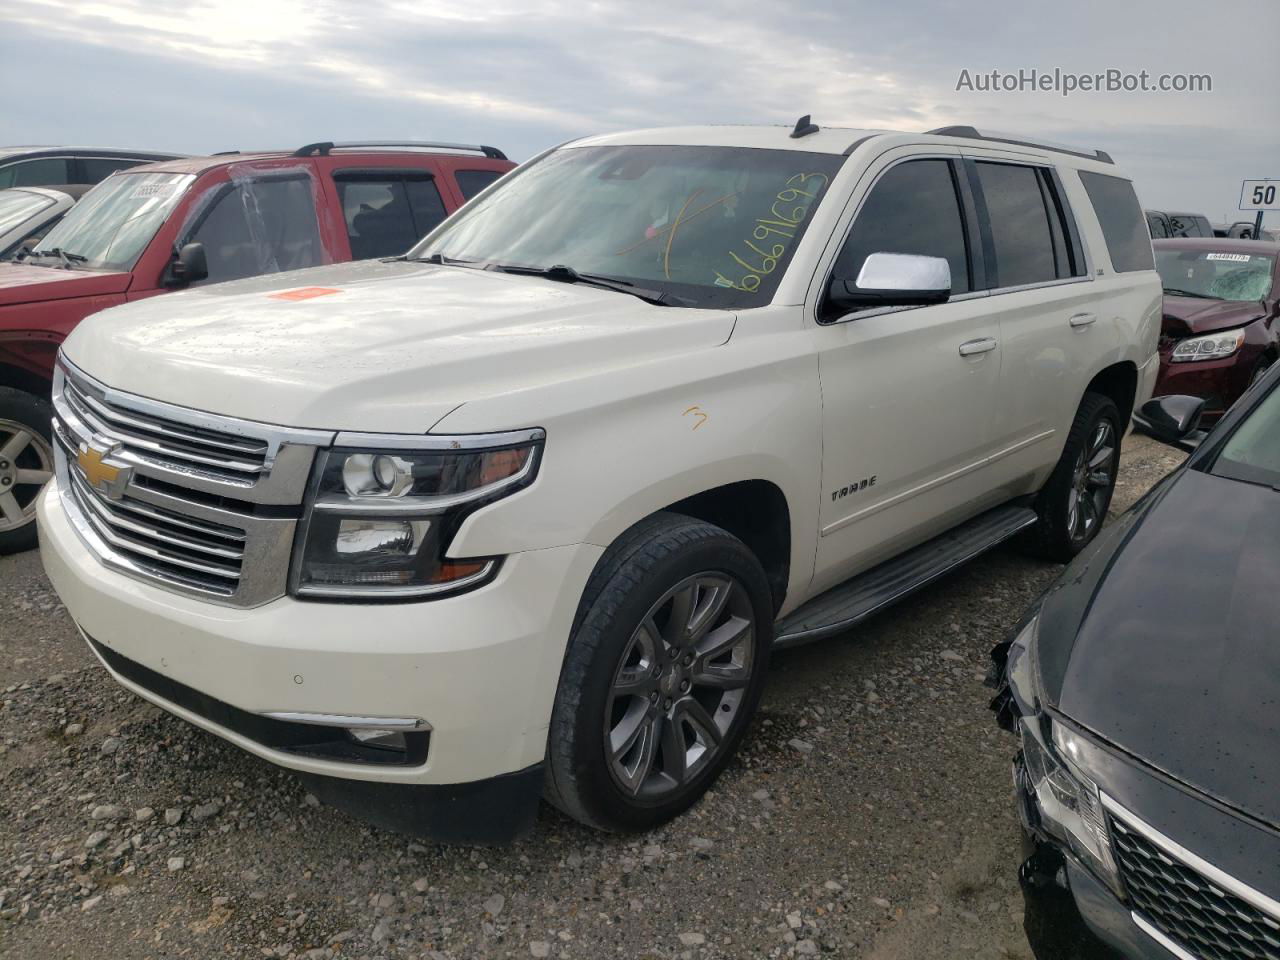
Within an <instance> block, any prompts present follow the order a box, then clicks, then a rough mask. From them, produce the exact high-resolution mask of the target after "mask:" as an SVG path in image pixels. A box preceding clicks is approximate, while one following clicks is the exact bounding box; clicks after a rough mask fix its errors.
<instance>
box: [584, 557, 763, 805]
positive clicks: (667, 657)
mask: <svg viewBox="0 0 1280 960" xmlns="http://www.w3.org/2000/svg"><path fill="white" fill-rule="evenodd" d="M754 649H755V615H754V612H753V607H752V604H751V600H750V598H749V597H748V595H747V591H746V588H745V587H743V586H742V584H740V583H738V582H737V581H736V580H735V579H733V578H732V577H730V576H728V575H726V574H723V573H711V572H708V573H699V574H695V575H694V576H692V577H688V578H686V579H685V580H682V581H681V582H680V583H678V584H676V585H675V586H674V587H672V588H671V589H670V590H668V591H667V592H666V593H665V594H663V596H662V597H661V599H659V600H658V602H657V603H655V604H654V605H653V606H652V607H651V608H650V609H649V612H648V613H647V614H645V616H644V618H643V619H642V620H641V621H640V624H639V626H637V627H636V629H635V631H634V632H633V633H632V635H631V639H630V640H629V642H628V643H627V646H626V648H625V650H624V651H623V654H622V658H621V660H620V662H619V664H618V668H617V670H616V672H615V675H614V680H613V686H612V688H611V689H610V691H609V697H608V700H607V703H606V706H605V717H604V734H605V737H604V746H605V752H606V755H607V759H608V762H609V771H610V773H611V775H612V776H613V779H614V781H615V782H616V783H617V785H618V786H619V787H620V788H621V789H622V790H623V791H624V792H625V793H626V794H628V795H630V796H633V797H636V798H639V799H650V800H653V799H660V798H663V797H665V796H667V795H669V794H671V793H672V792H674V791H676V790H678V789H679V788H680V787H681V786H682V785H684V784H686V783H688V782H689V781H690V780H692V779H693V778H694V777H696V776H697V775H698V774H699V773H700V772H701V771H702V770H703V769H704V768H705V767H706V766H707V765H708V764H709V763H711V762H712V760H713V758H714V757H715V756H716V755H717V754H718V752H719V751H720V750H721V748H722V745H723V743H724V741H725V738H726V736H727V735H728V733H729V730H730V728H731V727H732V725H733V722H734V720H735V719H736V718H737V716H738V713H739V709H740V707H741V705H742V702H743V698H744V696H745V695H746V690H747V687H748V684H749V683H750V680H751V676H752V670H753V669H754V667H755V663H754Z"/></svg>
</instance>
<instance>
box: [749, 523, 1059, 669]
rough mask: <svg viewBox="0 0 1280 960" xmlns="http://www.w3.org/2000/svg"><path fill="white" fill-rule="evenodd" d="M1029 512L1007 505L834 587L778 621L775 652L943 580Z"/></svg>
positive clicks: (841, 627)
mask: <svg viewBox="0 0 1280 960" xmlns="http://www.w3.org/2000/svg"><path fill="white" fill-rule="evenodd" d="M1037 519H1038V518H1037V516H1036V512H1035V511H1034V510H1032V509H1031V508H1030V507H1027V506H1021V505H1011V504H1006V505H1005V506H1003V507H997V508H996V509H994V510H988V511H987V512H986V513H983V514H979V515H978V516H976V517H974V518H973V519H972V520H969V521H967V522H965V523H962V524H961V525H960V526H958V527H955V528H953V529H951V530H948V531H947V532H946V533H944V534H942V535H941V536H939V537H935V538H934V539H932V540H929V541H927V542H926V543H922V544H921V545H920V546H918V547H913V548H912V549H911V550H908V551H907V552H906V553H904V554H902V555H900V556H897V557H894V558H893V559H892V560H886V561H885V562H884V563H882V564H880V565H879V566H876V567H872V568H871V569H870V570H868V571H867V572H866V573H862V574H859V575H858V576H856V577H854V578H853V579H852V580H846V581H845V582H844V583H842V584H840V585H839V586H836V587H832V588H831V589H830V590H828V591H827V592H826V593H824V594H821V595H819V596H817V597H814V598H813V599H812V600H810V601H809V602H808V603H805V604H804V605H802V606H800V607H798V608H797V609H795V610H793V611H792V612H791V613H789V614H787V616H786V617H784V618H783V619H782V620H780V621H778V624H777V626H776V627H775V628H774V631H775V634H776V637H777V639H775V640H774V642H773V645H774V646H775V647H790V646H794V645H795V644H799V643H807V642H809V641H810V640H819V639H821V638H822V637H828V636H831V635H832V634H834V633H840V632H841V631H843V630H847V629H848V628H849V627H852V626H853V625H854V624H856V623H858V622H860V621H862V620H865V619H866V618H867V617H869V616H871V615H872V614H873V613H875V612H876V611H878V610H880V609H882V608H883V607H887V606H888V605H889V604H891V603H894V602H896V601H898V600H901V599H902V598H903V597H905V596H907V595H908V594H911V593H914V592H915V591H917V590H919V589H920V588H921V587H923V586H925V585H926V584H929V583H932V582H933V581H934V580H937V579H938V578H939V577H941V576H942V575H943V574H945V573H947V572H949V571H951V570H954V569H955V568H956V567H958V566H960V565H961V564H964V563H967V562H969V561H970V560H972V559H973V558H974V557H976V556H978V555H979V554H982V553H985V552H986V551H988V550H990V549H991V548H992V547H994V546H996V544H999V543H1002V542H1003V541H1005V540H1008V539H1009V538H1010V537H1012V536H1013V535H1014V534H1015V533H1017V532H1018V531H1019V530H1023V529H1025V528H1026V527H1029V526H1031V525H1032V524H1033V523H1035V522H1036V520H1037Z"/></svg>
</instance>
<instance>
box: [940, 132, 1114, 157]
mask: <svg viewBox="0 0 1280 960" xmlns="http://www.w3.org/2000/svg"><path fill="white" fill-rule="evenodd" d="M925 133H927V134H930V135H931V136H935V137H966V138H967V139H969V140H990V141H992V142H994V143H1011V144H1014V145H1015V146H1019V147H1039V148H1040V149H1041V150H1052V151H1053V152H1054V153H1065V154H1069V155H1070V156H1073V157H1083V158H1084V159H1086V160H1097V161H1098V162H1100V163H1115V161H1114V160H1112V159H1111V154H1109V153H1107V151H1105V150H1077V149H1076V148H1075V147H1069V146H1067V145H1066V144H1063V143H1054V142H1053V141H1052V140H1030V139H1027V138H1026V137H1014V136H1010V135H1009V134H1005V133H996V132H995V131H992V132H990V133H982V132H981V131H979V130H978V128H977V127H972V126H969V125H968V124H957V125H955V126H950V127H938V128H936V129H934V130H926V131H925Z"/></svg>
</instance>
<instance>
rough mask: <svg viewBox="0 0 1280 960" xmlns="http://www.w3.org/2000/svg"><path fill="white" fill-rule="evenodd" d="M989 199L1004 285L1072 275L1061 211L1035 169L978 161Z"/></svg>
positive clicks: (997, 261) (985, 196)
mask: <svg viewBox="0 0 1280 960" xmlns="http://www.w3.org/2000/svg"><path fill="white" fill-rule="evenodd" d="M974 166H975V167H976V170H977V174H978V183H979V184H980V185H981V188H982V196H983V199H984V200H985V202H986V207H987V218H988V220H989V221H990V224H991V239H992V244H993V249H994V251H995V272H996V277H997V282H996V286H998V287H1020V286H1024V285H1026V284H1032V283H1047V282H1049V281H1051V280H1057V279H1059V278H1061V277H1068V276H1071V275H1072V269H1071V265H1070V262H1069V253H1068V248H1067V239H1066V236H1065V233H1064V230H1063V225H1062V219H1061V216H1060V214H1059V211H1058V210H1057V209H1056V207H1055V206H1054V205H1053V204H1052V203H1051V202H1050V203H1047V202H1046V200H1047V199H1051V198H1048V197H1047V196H1046V191H1045V189H1044V188H1043V187H1042V185H1041V174H1040V172H1039V171H1038V170H1037V169H1036V168H1035V167H1027V166H1021V165H1019V164H1012V163H988V162H982V161H980V162H978V163H976V164H975V165H974Z"/></svg>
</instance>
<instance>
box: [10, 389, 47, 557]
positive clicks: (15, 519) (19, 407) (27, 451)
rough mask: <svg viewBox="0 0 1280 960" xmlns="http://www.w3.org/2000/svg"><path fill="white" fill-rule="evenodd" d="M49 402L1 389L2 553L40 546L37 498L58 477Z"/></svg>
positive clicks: (11, 390)
mask: <svg viewBox="0 0 1280 960" xmlns="http://www.w3.org/2000/svg"><path fill="white" fill-rule="evenodd" d="M52 419H53V411H52V409H50V407H49V404H48V402H47V401H45V400H43V399H41V398H40V397H37V396H34V395H33V394H30V393H25V392H23V391H21V390H15V389H13V388H12V387H0V554H4V553H17V552H19V551H21V550H30V549H31V548H32V547H34V546H35V545H36V497H37V496H38V495H39V493H40V488H41V487H42V486H44V484H45V483H46V482H47V481H48V480H50V479H51V478H52V477H53V447H52V444H51V438H52V434H51V433H50V422H51V421H52Z"/></svg>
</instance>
